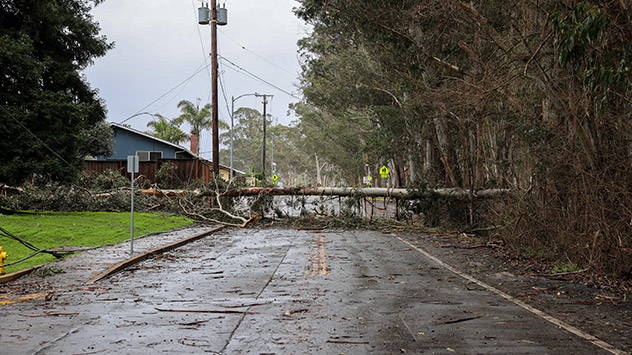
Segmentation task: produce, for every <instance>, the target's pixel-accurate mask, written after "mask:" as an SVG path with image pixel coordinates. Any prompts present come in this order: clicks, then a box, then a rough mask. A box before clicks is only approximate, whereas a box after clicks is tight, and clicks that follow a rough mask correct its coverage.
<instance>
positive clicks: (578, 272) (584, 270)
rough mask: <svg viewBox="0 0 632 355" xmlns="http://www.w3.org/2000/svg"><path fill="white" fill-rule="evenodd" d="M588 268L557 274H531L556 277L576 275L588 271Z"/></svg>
mask: <svg viewBox="0 0 632 355" xmlns="http://www.w3.org/2000/svg"><path fill="white" fill-rule="evenodd" d="M586 271H588V269H582V270H577V271H567V272H558V273H555V274H531V276H544V277H556V276H566V275H574V274H580V273H582V272H586Z"/></svg>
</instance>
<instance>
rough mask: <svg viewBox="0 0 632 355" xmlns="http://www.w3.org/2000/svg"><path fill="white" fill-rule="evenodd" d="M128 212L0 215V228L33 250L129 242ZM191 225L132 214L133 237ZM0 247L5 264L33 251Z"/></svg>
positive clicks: (4, 241)
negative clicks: (32, 246)
mask: <svg viewBox="0 0 632 355" xmlns="http://www.w3.org/2000/svg"><path fill="white" fill-rule="evenodd" d="M130 219H131V216H130V213H129V212H128V213H110V212H70V213H61V212H43V213H33V214H15V215H11V216H7V215H0V227H2V228H4V229H6V230H7V231H8V232H10V233H11V234H13V235H15V236H17V237H19V238H21V239H23V240H26V241H28V242H29V243H31V244H33V245H34V246H35V247H37V248H41V249H48V248H55V247H61V246H88V247H90V246H98V245H104V244H112V243H118V242H122V241H124V240H129V238H130ZM191 223H193V220H191V219H189V218H185V217H176V216H169V215H160V214H149V213H134V236H135V237H139V236H142V235H145V234H148V233H156V232H163V231H167V230H171V229H175V228H179V227H183V226H186V225H189V224H191ZM0 246H2V247H3V248H4V251H5V252H7V253H8V254H9V257H8V258H7V259H6V260H5V264H8V263H11V262H13V261H17V260H20V259H22V258H24V257H26V256H28V255H30V254H32V253H33V252H32V251H31V250H30V249H28V248H27V247H25V246H23V245H22V244H20V243H19V242H17V241H15V240H13V239H9V238H7V237H4V236H0ZM53 260H56V258H55V257H54V256H52V255H50V254H43V253H40V254H38V255H37V256H35V257H33V258H31V259H28V260H26V261H24V262H22V263H19V264H17V265H14V266H9V267H6V268H5V269H4V272H5V273H10V272H14V271H18V270H22V269H25V268H28V267H31V266H33V265H37V264H41V263H44V262H47V261H53Z"/></svg>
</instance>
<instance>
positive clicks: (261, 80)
mask: <svg viewBox="0 0 632 355" xmlns="http://www.w3.org/2000/svg"><path fill="white" fill-rule="evenodd" d="M220 59H223V60H225V61H226V62H227V63H228V64H230V65H232V66H234V67H235V68H237V69H239V70H241V71H243V72H244V73H247V74H248V75H250V76H252V77H253V78H255V79H257V80H259V81H260V82H262V83H264V84H266V85H268V86H270V87H272V88H274V89H277V90H279V91H280V92H282V93H284V94H286V95H289V96H291V97H293V98H295V99H297V100H301V98H300V97H298V96H296V95H294V94H292V93H290V92H289V91H286V90H283V89H281V88H280V87H278V86H276V85H274V84H272V83H270V82H269V81H267V80H265V79H263V78H261V77H259V76H257V75H255V74H253V73H251V72H250V71H248V70H246V69H244V68H242V67H240V66H239V65H237V64H235V63H233V62H232V61H230V60H229V59H227V58H226V57H223V56H222V57H220Z"/></svg>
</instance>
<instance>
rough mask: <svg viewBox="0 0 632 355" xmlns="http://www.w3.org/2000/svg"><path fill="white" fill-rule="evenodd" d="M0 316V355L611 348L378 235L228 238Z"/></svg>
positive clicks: (286, 232) (5, 309)
mask: <svg viewBox="0 0 632 355" xmlns="http://www.w3.org/2000/svg"><path fill="white" fill-rule="evenodd" d="M87 278H88V277H87V276H86V279H87ZM44 280H45V279H44ZM20 282H21V281H20V280H17V281H14V282H13V287H16V285H18V286H19V285H20ZM22 282H24V281H22ZM25 287H26V286H25ZM49 287H50V289H51V290H52V289H54V288H55V285H49ZM0 301H2V299H0ZM0 310H1V311H2V331H1V332H0V341H1V343H0V344H1V346H0V353H2V354H5V353H6V354H33V353H34V354H60V353H61V354H98V353H117V354H125V353H129V354H137V353H161V352H165V353H166V352H169V353H196V354H199V353H222V354H240V353H243V354H246V353H250V354H309V353H313V354H342V353H344V354H368V353H372V354H396V353H424V354H426V353H427V354H433V353H436V354H455V353H456V354H458V353H461V354H476V353H482V354H570V353H573V354H600V353H608V352H606V351H605V350H603V349H602V348H600V347H598V346H596V345H594V344H593V343H591V342H589V341H587V340H585V339H583V338H581V337H579V336H576V335H574V334H572V333H570V332H568V331H566V330H564V329H561V328H559V327H558V326H556V325H554V324H553V323H551V322H549V321H547V320H545V319H542V318H541V317H538V316H536V315H534V314H533V313H532V312H529V311H528V310H526V309H524V308H522V307H520V306H518V305H516V304H514V303H512V302H510V301H508V300H507V299H505V298H503V297H501V296H500V295H498V294H496V293H494V292H491V291H489V290H488V289H485V288H484V287H482V286H481V285H479V284H477V283H475V282H472V280H469V279H465V278H463V277H462V276H460V275H458V274H455V273H454V272H453V271H450V270H449V269H447V268H445V267H444V266H442V265H441V264H440V263H437V261H435V260H433V259H431V258H429V257H428V256H426V255H424V254H423V253H422V252H420V250H418V249H416V248H415V247H414V246H412V245H411V244H407V243H405V242H404V241H403V240H402V239H400V238H398V237H397V236H396V235H393V234H386V233H381V232H377V231H333V230H324V231H296V230H290V229H276V228H268V229H257V230H252V229H243V230H225V231H222V232H219V233H216V234H213V235H210V236H208V237H205V238H203V239H200V240H197V241H195V242H192V243H190V244H187V245H185V246H183V247H180V248H178V249H176V250H172V251H170V252H168V253H166V254H162V255H160V256H158V257H156V258H152V259H149V260H146V261H144V262H142V263H140V264H137V265H135V266H133V267H130V268H128V269H126V270H125V271H123V272H120V273H118V274H115V275H113V276H111V277H109V278H106V279H104V280H101V281H99V282H97V283H95V284H92V285H81V284H77V285H74V286H72V287H65V288H62V289H60V290H59V291H57V292H55V293H50V294H48V296H47V297H37V298H33V299H31V300H25V301H22V302H14V303H10V304H6V305H3V306H0Z"/></svg>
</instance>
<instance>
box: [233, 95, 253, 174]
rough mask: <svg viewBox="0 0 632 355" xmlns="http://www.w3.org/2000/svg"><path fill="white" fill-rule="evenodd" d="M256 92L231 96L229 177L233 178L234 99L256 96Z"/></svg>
mask: <svg viewBox="0 0 632 355" xmlns="http://www.w3.org/2000/svg"><path fill="white" fill-rule="evenodd" d="M257 95H259V94H257V93H256V92H255V93H254V94H242V95H239V96H237V97H234V96H233V97H231V101H232V102H231V107H230V179H231V180H232V179H233V125H234V119H233V117H234V115H235V101H237V100H239V99H240V98H242V97H244V96H257Z"/></svg>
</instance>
